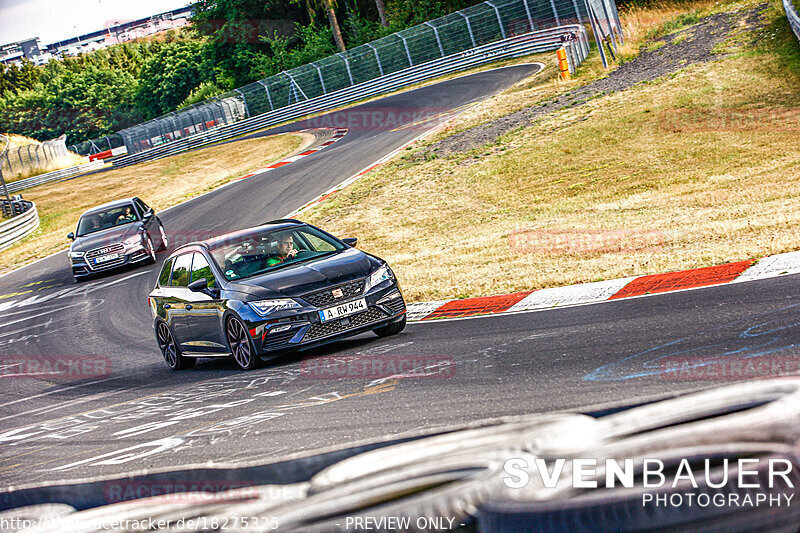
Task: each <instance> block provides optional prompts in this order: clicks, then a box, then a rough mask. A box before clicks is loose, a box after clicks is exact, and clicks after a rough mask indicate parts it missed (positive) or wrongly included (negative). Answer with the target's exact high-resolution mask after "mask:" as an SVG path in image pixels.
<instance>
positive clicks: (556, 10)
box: [550, 0, 561, 26]
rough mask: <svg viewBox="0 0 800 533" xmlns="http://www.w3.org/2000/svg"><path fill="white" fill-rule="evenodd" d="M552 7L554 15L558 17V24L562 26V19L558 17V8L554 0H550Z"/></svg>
mask: <svg viewBox="0 0 800 533" xmlns="http://www.w3.org/2000/svg"><path fill="white" fill-rule="evenodd" d="M550 7H551V8H552V9H553V16H554V17H555V18H556V26H561V19H560V18H558V9H556V3H555V1H554V0H550Z"/></svg>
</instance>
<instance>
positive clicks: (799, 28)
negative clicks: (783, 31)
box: [783, 0, 800, 40]
mask: <svg viewBox="0 0 800 533" xmlns="http://www.w3.org/2000/svg"><path fill="white" fill-rule="evenodd" d="M783 9H784V10H785V11H786V17H787V18H788V19H789V26H791V27H792V31H793V32H794V34H795V35H796V36H797V39H798V40H800V15H798V14H797V9H795V7H794V4H793V3H792V0H783Z"/></svg>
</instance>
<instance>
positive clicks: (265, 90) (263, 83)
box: [258, 80, 275, 111]
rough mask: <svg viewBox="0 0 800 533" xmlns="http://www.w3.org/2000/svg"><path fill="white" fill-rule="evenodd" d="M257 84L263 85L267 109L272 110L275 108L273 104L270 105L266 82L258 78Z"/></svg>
mask: <svg viewBox="0 0 800 533" xmlns="http://www.w3.org/2000/svg"><path fill="white" fill-rule="evenodd" d="M258 84H259V85H261V86H262V87H264V92H266V93H267V100H268V101H269V110H270V111H272V110H273V109H275V106H274V105H272V96H271V95H270V94H269V87H267V82H266V81H264V80H258Z"/></svg>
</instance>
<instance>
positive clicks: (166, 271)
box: [158, 258, 175, 287]
mask: <svg viewBox="0 0 800 533" xmlns="http://www.w3.org/2000/svg"><path fill="white" fill-rule="evenodd" d="M174 260H175V259H174V258H170V259H167V260H166V261H165V262H164V266H163V267H162V268H161V274H159V275H158V285H159V286H160V287H166V286H167V283H169V275H170V273H171V272H172V263H173V262H174Z"/></svg>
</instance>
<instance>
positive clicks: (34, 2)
mask: <svg viewBox="0 0 800 533" xmlns="http://www.w3.org/2000/svg"><path fill="white" fill-rule="evenodd" d="M189 3H191V2H190V1H189V0H0V45H2V44H5V43H12V42H15V41H20V40H22V39H28V38H33V37H39V39H41V44H42V46H45V45H48V44H50V43H53V42H56V41H61V40H63V39H67V38H69V37H75V36H77V35H82V34H84V33H90V32H93V31H97V30H101V29H103V28H106V27H108V26H110V25H112V24H114V23H116V22H125V21H128V20H136V19H140V18H144V17H149V16H150V15H155V14H157V13H163V12H165V11H170V10H172V9H177V8H179V7H184V6H186V5H188V4H189Z"/></svg>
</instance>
